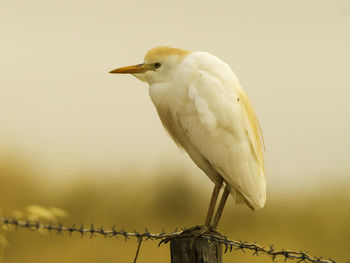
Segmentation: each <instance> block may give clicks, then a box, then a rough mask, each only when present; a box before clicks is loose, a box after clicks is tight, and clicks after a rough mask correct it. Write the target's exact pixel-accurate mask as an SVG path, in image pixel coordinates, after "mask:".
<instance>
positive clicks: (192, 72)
mask: <svg viewBox="0 0 350 263" xmlns="http://www.w3.org/2000/svg"><path fill="white" fill-rule="evenodd" d="M110 73H119V74H125V73H128V74H132V75H134V76H135V77H136V78H138V79H140V80H142V81H145V82H147V83H148V84H149V95H150V97H151V99H152V101H153V103H154V105H155V107H156V109H157V112H158V115H159V118H160V120H161V122H162V124H163V126H164V127H165V129H166V130H167V132H168V133H169V135H170V137H171V138H172V139H173V140H174V142H175V143H176V144H177V145H178V146H179V147H180V148H182V149H184V150H185V151H186V152H187V153H188V155H189V156H190V158H191V159H192V160H193V162H194V163H195V164H197V166H198V167H199V168H201V169H202V170H203V171H204V173H205V174H206V175H207V176H208V177H209V178H210V179H211V180H212V181H213V182H214V184H215V186H214V190H213V194H212V197H211V200H210V204H209V209H208V212H207V216H206V219H205V224H204V225H203V226H201V227H203V228H206V229H207V230H208V229H209V230H210V231H214V230H215V229H216V227H217V225H218V222H219V219H220V217H221V213H222V210H223V208H224V205H225V203H226V200H227V197H228V195H229V194H231V195H232V196H233V198H234V200H235V201H236V202H237V203H245V204H247V205H248V206H249V207H250V208H251V209H252V210H256V209H260V208H262V207H263V206H264V204H265V200H266V180H265V174H264V158H263V137H262V133H261V129H260V126H259V123H258V120H257V117H256V115H255V113H254V111H253V108H252V105H251V103H250V101H249V99H248V96H247V94H246V93H245V92H244V91H243V89H242V88H241V85H240V83H239V81H238V79H237V77H236V75H235V74H234V73H233V71H232V70H231V68H230V67H229V66H228V65H227V64H226V63H224V62H223V61H221V60H220V59H218V58H217V57H215V56H213V55H211V54H209V53H206V52H190V51H186V50H182V49H175V48H171V47H156V48H153V49H151V50H149V51H148V52H147V54H146V56H145V59H144V62H143V63H142V64H137V65H133V66H127V67H122V68H118V69H115V70H112V71H111V72H110ZM223 186H225V187H224V191H223V194H222V197H221V200H220V202H219V205H218V208H217V211H216V214H215V216H214V218H213V215H214V210H215V206H216V202H217V199H218V195H219V192H220V189H221V188H222V187H223Z"/></svg>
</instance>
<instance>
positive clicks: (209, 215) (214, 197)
mask: <svg viewBox="0 0 350 263" xmlns="http://www.w3.org/2000/svg"><path fill="white" fill-rule="evenodd" d="M222 181H223V180H222V178H220V180H219V181H218V182H217V183H215V186H214V190H213V194H212V196H211V199H210V203H209V208H208V212H207V217H206V219H205V223H204V226H206V227H210V222H211V219H212V217H213V213H214V209H215V205H216V201H217V200H218V195H219V192H220V188H221V186H222Z"/></svg>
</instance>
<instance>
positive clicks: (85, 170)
mask: <svg viewBox="0 0 350 263" xmlns="http://www.w3.org/2000/svg"><path fill="white" fill-rule="evenodd" d="M0 6H1V8H0V36H1V41H0V47H1V48H0V57H1V63H0V71H1V75H0V200H1V201H0V211H1V214H2V215H7V216H13V215H19V214H22V216H23V215H25V213H26V212H25V211H26V207H27V206H29V205H40V206H44V207H58V208H60V209H62V210H64V211H65V212H66V213H67V217H66V218H64V219H60V220H61V221H62V222H65V223H72V222H78V223H80V222H85V223H87V224H89V223H94V224H96V225H99V224H103V225H105V226H109V225H112V224H116V225H117V226H120V228H125V229H129V230H133V229H137V230H139V231H142V230H143V229H144V228H145V227H147V228H149V229H150V230H151V231H152V232H158V231H161V230H162V228H163V227H164V228H165V230H166V231H172V230H174V228H175V227H176V226H177V227H189V226H192V225H194V224H200V223H202V221H203V220H204V216H205V213H206V209H207V206H208V203H209V198H210V195H211V190H212V184H211V182H210V181H209V179H207V177H206V176H205V175H203V174H202V172H201V171H200V170H199V169H198V168H197V167H196V166H195V165H194V164H193V163H192V162H191V160H190V159H189V158H188V156H187V155H186V154H183V153H181V152H180V151H179V150H178V149H177V148H176V146H175V144H174V143H173V142H172V141H171V140H170V139H169V138H168V136H167V135H166V133H165V131H164V129H163V128H162V126H161V123H160V121H159V119H158V116H157V114H156V111H155V109H154V107H153V105H152V103H151V100H150V99H149V97H148V89H147V86H146V85H145V84H144V83H141V82H140V81H138V80H137V79H135V78H133V77H131V76H116V75H111V74H108V73H107V72H108V71H110V70H111V69H114V68H116V67H119V66H125V65H129V64H136V63H141V62H142V61H143V57H144V54H145V52H146V51H147V50H148V49H150V48H152V47H154V46H158V45H170V46H173V47H177V48H183V49H188V50H193V51H195V50H201V51H208V52H210V53H212V54H214V55H216V56H218V57H219V58H221V59H222V60H224V61H225V62H227V63H228V64H229V65H230V66H231V67H232V68H233V69H234V71H235V72H236V74H237V75H238V77H239V79H240V81H241V83H242V86H243V87H244V89H245V90H246V91H247V93H248V95H249V96H250V98H251V100H252V103H253V105H254V107H255V110H256V113H257V115H258V118H259V120H260V124H261V126H262V129H263V133H264V138H265V144H266V152H265V156H266V173H267V178H268V200H267V204H266V207H265V208H264V209H262V210H261V211H259V212H254V213H253V212H251V211H250V210H249V209H248V208H246V207H243V206H240V207H237V206H235V205H234V204H233V202H232V200H230V202H229V203H228V204H227V208H226V210H225V211H224V215H223V218H222V220H221V226H220V230H221V232H223V233H225V234H226V235H227V236H228V237H230V238H234V239H241V240H248V241H257V242H258V243H259V244H262V245H269V244H274V245H275V247H277V248H288V249H296V250H299V249H303V250H307V251H308V252H310V254H314V255H319V256H325V257H332V258H334V259H336V260H339V262H345V261H346V260H349V259H350V253H349V244H350V212H349V207H350V193H349V191H348V188H349V186H350V179H349V172H350V162H349V161H348V158H349V154H350V147H349V145H350V136H349V134H350V122H349V117H348V116H349V114H350V104H349V102H348V100H349V97H350V89H349V84H350V80H349V69H350V2H349V1H347V0H334V1H316V0H310V1H307V2H305V1H301V0H296V1H288V2H287V1H277V0H267V1H220V2H218V1H215V2H214V1H181V0H180V1H176V2H175V1H172V2H170V1H161V0H155V1H151V2H150V1H120V0H114V1H109V0H101V1H98V2H97V1H95V2H93V1H90V2H89V1H82V0H76V1H65V0H61V1H58V0H53V1H44V0H32V1H17V0H12V1H8V0H2V1H1V3H0ZM20 212H21V213H20ZM0 231H1V230H0ZM0 236H1V237H2V239H3V240H4V239H6V242H2V243H1V242H0V262H1V263H3V262H6V263H10V262H11V263H12V262H47V261H50V262H63V261H64V262H131V261H132V259H133V256H134V253H135V250H136V245H137V244H136V242H134V241H131V242H123V241H122V240H105V239H103V238H96V239H80V238H79V237H72V238H70V237H67V236H59V237H57V236H55V235H40V234H38V233H32V232H28V231H18V232H12V231H11V232H8V231H2V232H0ZM5 243H6V244H7V245H5ZM1 244H2V245H1ZM225 257H226V258H225V261H226V262H271V259H270V258H268V257H267V256H259V257H253V256H248V255H244V254H243V253H241V252H234V253H231V254H229V255H226V256H225ZM139 262H170V256H169V248H168V246H162V247H161V248H157V246H156V243H154V242H147V243H145V244H143V246H142V249H141V253H140V258H139Z"/></svg>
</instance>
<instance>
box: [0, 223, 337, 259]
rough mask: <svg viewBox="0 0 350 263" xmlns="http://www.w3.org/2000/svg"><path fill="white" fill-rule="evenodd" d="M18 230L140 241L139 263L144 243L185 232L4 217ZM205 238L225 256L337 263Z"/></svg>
mask: <svg viewBox="0 0 350 263" xmlns="http://www.w3.org/2000/svg"><path fill="white" fill-rule="evenodd" d="M1 225H4V226H15V227H16V228H26V229H30V230H33V231H39V230H41V229H45V230H48V231H49V232H50V233H54V232H56V233H57V234H63V233H68V234H69V235H70V236H72V234H73V233H78V234H80V235H81V237H84V236H85V235H86V234H88V235H89V236H90V238H93V237H96V236H97V235H100V236H104V237H119V236H120V237H124V239H125V241H127V240H128V239H131V238H136V239H137V240H138V246H137V250H136V255H135V260H134V262H136V260H137V257H138V254H139V251H140V247H141V243H142V242H143V241H147V240H160V242H159V244H158V246H160V245H161V244H163V243H167V240H170V239H174V238H177V237H178V238H181V234H182V232H183V231H185V230H186V229H184V230H183V231H177V229H176V230H175V231H174V232H172V233H165V231H164V229H162V232H161V233H157V234H155V233H151V232H149V231H148V229H145V232H143V233H140V232H137V231H136V230H134V231H133V232H127V231H125V230H121V231H118V230H116V227H115V225H113V226H112V227H111V228H110V229H109V230H105V229H104V228H103V226H101V227H100V228H95V227H94V225H93V224H91V225H90V227H89V228H85V227H84V224H81V225H80V226H79V227H76V224H73V225H72V226H68V227H67V226H64V225H62V224H61V223H57V224H54V223H52V222H50V223H48V224H43V223H40V222H32V221H29V220H25V221H22V220H18V219H15V218H7V217H0V226H1ZM202 237H203V238H207V239H209V240H211V241H214V242H217V243H220V244H223V245H224V246H225V253H226V252H228V251H230V252H232V250H233V249H235V250H242V251H243V252H244V253H246V251H245V250H250V251H251V252H252V254H253V255H256V256H259V255H261V254H266V255H270V256H271V258H272V260H273V261H275V260H276V258H277V256H282V257H283V258H284V261H286V260H287V259H294V260H297V262H307V263H309V262H312V263H314V262H315V263H335V261H334V260H333V259H323V258H322V257H313V256H310V255H309V254H307V253H306V252H303V251H291V250H285V249H282V250H276V249H275V248H274V246H273V245H270V246H269V247H268V248H265V247H263V246H260V245H258V244H256V243H249V242H246V241H242V240H238V241H236V240H229V239H227V238H226V237H221V236H217V235H210V234H204V235H202Z"/></svg>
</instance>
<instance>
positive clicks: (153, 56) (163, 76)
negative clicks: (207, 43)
mask: <svg viewBox="0 0 350 263" xmlns="http://www.w3.org/2000/svg"><path fill="white" fill-rule="evenodd" d="M188 54H190V52H189V51H187V50H182V49H176V48H171V47H156V48H152V49H151V50H149V51H148V52H147V53H146V56H145V59H144V62H143V63H141V64H137V65H132V66H127V67H122V68H117V69H114V70H112V71H110V72H109V73H116V74H132V75H134V76H135V77H136V78H138V79H140V80H142V81H146V82H148V83H149V84H152V83H155V82H166V81H169V80H171V78H172V76H173V74H174V72H175V70H176V69H177V67H178V65H180V63H181V61H182V60H183V59H184V58H185V57H186V56H187V55H188Z"/></svg>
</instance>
